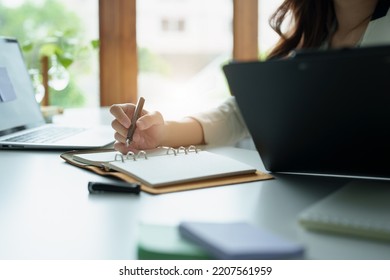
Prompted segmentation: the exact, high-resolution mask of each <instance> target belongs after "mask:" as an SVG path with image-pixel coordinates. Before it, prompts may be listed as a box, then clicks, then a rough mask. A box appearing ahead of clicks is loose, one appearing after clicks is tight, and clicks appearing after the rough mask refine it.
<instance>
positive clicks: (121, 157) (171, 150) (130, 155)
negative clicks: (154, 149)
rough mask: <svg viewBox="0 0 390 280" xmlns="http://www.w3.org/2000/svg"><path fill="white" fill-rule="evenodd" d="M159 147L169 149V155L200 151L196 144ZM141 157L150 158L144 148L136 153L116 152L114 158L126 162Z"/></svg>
mask: <svg viewBox="0 0 390 280" xmlns="http://www.w3.org/2000/svg"><path fill="white" fill-rule="evenodd" d="M158 148H161V149H166V150H167V152H166V154H167V155H170V154H173V155H175V156H177V155H179V154H180V153H184V154H186V155H187V154H189V153H198V152H199V151H200V149H198V148H197V147H196V146H194V145H190V146H188V147H184V146H180V147H179V148H172V147H158ZM139 158H144V159H148V155H147V153H146V152H145V151H144V150H141V151H139V152H138V153H134V152H131V151H130V152H128V153H127V154H126V155H123V154H116V155H115V158H114V161H121V162H125V160H129V159H130V160H134V161H136V160H138V159H139Z"/></svg>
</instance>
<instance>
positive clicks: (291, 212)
mask: <svg viewBox="0 0 390 280" xmlns="http://www.w3.org/2000/svg"><path fill="white" fill-rule="evenodd" d="M79 114H81V113H80V112H78V111H77V110H76V111H74V112H73V116H77V119H79ZM88 114H89V115H93V116H94V119H95V120H96V121H98V122H101V123H105V124H108V123H110V122H111V119H110V117H109V114H107V112H106V111H104V112H95V113H94V112H89V113H88ZM65 116H67V115H65ZM89 121H90V120H89ZM60 122H61V121H60ZM213 151H214V152H217V153H222V154H225V155H230V156H232V157H235V158H237V159H241V160H242V161H245V162H247V163H250V164H253V165H256V166H257V167H258V168H259V169H261V170H263V166H262V164H261V161H260V159H259V157H258V155H257V153H256V152H255V151H249V150H241V149H236V148H216V149H213ZM60 153H61V152H60V151H51V152H47V151H46V152H42V151H0V174H1V183H0V259H134V258H136V240H137V234H138V232H137V230H138V228H137V225H138V223H139V222H140V221H143V222H151V223H166V224H177V223H178V222H180V221H182V220H202V221H237V220H245V221H249V222H251V223H254V224H257V225H259V226H262V227H264V228H267V229H269V230H273V231H275V232H277V233H279V234H281V235H282V236H285V237H288V238H291V239H294V240H299V241H300V242H302V243H303V244H304V246H305V248H306V257H307V258H309V259H390V243H385V242H377V241H371V240H366V239H358V238H352V237H345V236H338V235H328V234H322V233H314V232H307V231H305V230H304V229H302V228H301V227H300V226H299V225H298V224H297V219H296V218H297V215H298V213H299V212H300V211H301V210H303V209H305V208H306V207H307V206H309V205H311V204H312V203H314V202H315V201H317V200H319V199H320V198H322V197H324V196H326V195H327V194H328V193H330V192H332V191H334V190H335V189H337V188H339V187H340V186H341V185H342V184H343V183H345V182H346V179H332V178H319V177H318V178H316V177H306V176H291V175H290V176H288V175H283V176H282V175H278V176H276V179H275V180H270V181H262V182H254V183H247V184H239V185H233V186H224V187H216V188H209V189H202V190H194V191H187V192H178V193H172V194H164V195H149V194H146V193H141V195H139V196H136V195H123V194H104V195H103V194H99V195H89V193H88V190H87V183H88V181H94V180H101V181H102V180H109V179H107V178H102V177H100V176H98V175H95V174H93V173H91V172H88V171H86V170H82V169H79V168H76V167H74V166H71V165H69V164H67V163H65V162H64V161H63V160H62V159H61V158H60V157H59V155H60Z"/></svg>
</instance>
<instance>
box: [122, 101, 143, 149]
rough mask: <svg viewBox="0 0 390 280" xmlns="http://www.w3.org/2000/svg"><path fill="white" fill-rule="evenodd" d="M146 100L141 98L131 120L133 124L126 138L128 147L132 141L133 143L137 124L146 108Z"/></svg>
mask: <svg viewBox="0 0 390 280" xmlns="http://www.w3.org/2000/svg"><path fill="white" fill-rule="evenodd" d="M144 103H145V99H144V98H143V97H140V98H139V99H138V102H137V105H136V106H135V110H134V113H133V117H132V118H131V124H130V127H129V130H128V131H127V137H126V145H127V146H128V145H129V144H130V143H131V141H133V135H134V132H135V128H136V127H137V126H136V122H137V120H138V119H139V117H140V116H141V113H142V108H143V107H144Z"/></svg>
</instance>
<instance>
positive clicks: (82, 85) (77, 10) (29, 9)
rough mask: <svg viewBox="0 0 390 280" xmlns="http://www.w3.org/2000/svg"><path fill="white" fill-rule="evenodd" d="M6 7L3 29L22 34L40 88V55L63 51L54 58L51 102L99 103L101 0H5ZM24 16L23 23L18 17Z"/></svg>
mask: <svg viewBox="0 0 390 280" xmlns="http://www.w3.org/2000/svg"><path fill="white" fill-rule="evenodd" d="M0 7H1V9H0V20H1V25H0V34H1V35H2V36H10V37H16V38H17V39H18V40H19V42H20V43H21V45H22V46H23V47H24V55H25V59H26V63H27V67H28V68H29V69H30V73H31V75H32V78H33V79H34V81H35V83H36V86H37V87H39V83H40V82H41V80H42V79H41V65H40V61H39V54H40V53H45V54H53V53H56V54H57V56H54V57H51V59H50V60H49V62H50V67H51V72H50V73H51V74H52V75H51V76H50V80H49V84H50V85H51V87H50V103H51V105H60V106H63V107H90V106H98V104H99V79H98V72H99V66H98V52H97V50H94V49H93V48H92V46H91V42H92V41H93V40H95V39H98V1H96V0H68V1H60V0H0ZM85 11H88V16H86V14H85ZM20 18H22V19H24V20H23V22H20V20H15V19H20ZM56 58H59V61H58V59H56ZM69 63H71V65H70V66H69V67H68V64H69ZM63 66H65V67H68V68H66V69H65V68H64V67H63ZM40 88H41V87H40Z"/></svg>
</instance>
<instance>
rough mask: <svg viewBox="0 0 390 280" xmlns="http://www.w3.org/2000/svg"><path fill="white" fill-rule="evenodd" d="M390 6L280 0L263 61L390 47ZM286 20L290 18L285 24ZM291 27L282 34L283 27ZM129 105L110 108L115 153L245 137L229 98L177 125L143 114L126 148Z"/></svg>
mask: <svg viewBox="0 0 390 280" xmlns="http://www.w3.org/2000/svg"><path fill="white" fill-rule="evenodd" d="M389 7H390V0H333V1H331V0H285V1H284V2H283V4H282V5H281V6H280V7H279V8H278V9H277V10H276V12H275V13H274V14H273V16H272V17H271V19H270V24H271V26H272V28H273V29H274V30H275V31H276V32H277V33H278V34H279V35H280V40H279V42H278V43H277V44H276V46H275V47H274V48H273V50H272V51H271V53H270V54H269V56H268V58H282V57H286V56H288V55H289V53H290V52H291V51H293V50H295V49H307V48H317V49H326V48H340V47H356V46H368V45H378V44H390V12H389ZM289 15H291V18H289ZM287 20H289V21H291V24H290V25H289V26H290V28H289V29H288V30H286V31H285V32H282V24H283V23H284V22H285V21H287ZM133 111H134V105H133V104H119V105H113V106H112V107H111V109H110V112H111V113H112V114H113V115H114V117H115V120H114V121H113V122H112V127H113V128H114V129H115V131H116V133H115V139H116V143H115V145H114V147H115V149H116V150H118V151H120V152H122V153H126V152H127V151H129V150H134V149H136V150H138V149H151V148H155V147H157V146H160V145H164V146H172V147H177V146H186V145H192V144H194V145H197V144H212V145H222V144H233V143H235V142H237V141H239V140H241V139H243V138H245V137H247V136H248V135H249V134H248V131H247V129H246V126H245V123H244V121H243V119H242V117H241V115H240V113H239V110H238V108H237V105H236V102H235V99H234V97H230V98H229V99H228V100H227V101H226V102H225V103H223V104H222V105H221V106H219V107H218V108H215V109H213V110H210V111H207V112H202V113H199V114H196V115H193V116H191V117H188V118H184V119H183V120H179V121H170V122H168V121H164V118H163V117H162V115H161V114H160V113H159V112H147V111H145V110H144V111H143V112H142V116H141V117H140V118H139V119H138V121H137V129H136V132H135V134H134V137H133V142H132V143H131V144H130V145H129V146H127V145H126V135H127V130H128V128H129V126H130V118H131V116H132V115H133Z"/></svg>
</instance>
